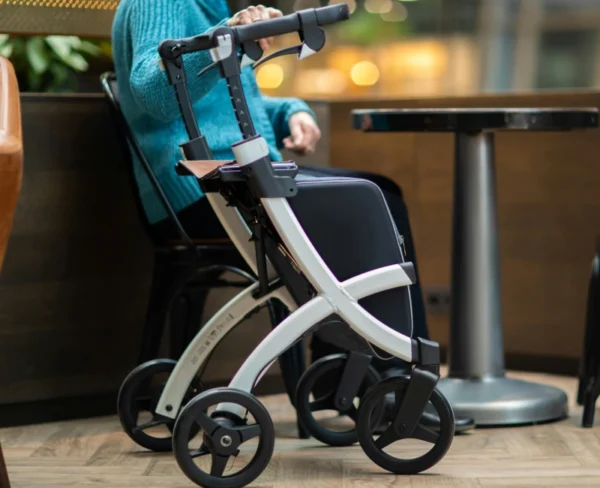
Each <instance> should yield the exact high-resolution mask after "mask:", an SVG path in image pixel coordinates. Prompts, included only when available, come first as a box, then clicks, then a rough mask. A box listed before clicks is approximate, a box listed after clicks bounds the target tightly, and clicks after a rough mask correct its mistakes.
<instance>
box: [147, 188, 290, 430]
mask: <svg viewBox="0 0 600 488" xmlns="http://www.w3.org/2000/svg"><path fill="white" fill-rule="evenodd" d="M206 197H207V198H208V201H209V203H210V205H211V207H212V209H213V210H214V212H215V213H216V214H217V217H218V218H219V220H220V222H221V224H222V225H223V227H224V229H225V231H226V232H227V235H228V236H229V238H230V239H231V241H232V242H233V244H234V245H235V247H236V248H237V249H238V251H239V252H240V254H241V255H242V257H243V258H244V260H245V261H246V263H247V264H248V266H249V267H250V269H251V270H252V271H253V272H254V274H255V275H256V274H258V273H257V267H256V258H255V251H254V245H253V244H252V243H251V242H250V237H251V232H250V229H248V226H247V225H246V222H245V221H244V219H243V218H242V216H241V215H240V214H239V212H238V211H237V210H236V209H235V208H233V207H229V206H228V205H227V202H226V200H225V199H224V198H223V197H222V196H221V195H219V194H218V193H208V194H207V195H206ZM267 273H268V277H269V279H270V280H273V279H275V278H276V276H277V275H276V273H275V271H274V270H273V267H272V266H271V264H270V263H269V262H267ZM258 286H259V284H258V283H254V284H253V285H251V286H249V287H248V288H246V289H245V290H244V291H242V292H240V293H238V294H237V295H236V296H235V297H233V298H232V299H231V300H230V301H229V302H227V303H226V304H225V305H223V307H221V309H220V310H219V311H218V312H217V313H216V314H215V315H213V317H212V318H211V319H210V320H209V321H208V322H207V323H206V324H205V325H204V326H203V327H202V328H201V329H200V332H198V334H196V336H195V337H194V339H193V340H192V342H190V344H189V345H188V346H187V348H186V349H185V351H184V352H183V354H182V355H181V358H179V360H178V361H177V365H176V366H175V369H174V370H173V372H172V373H171V374H170V375H169V379H168V380H167V384H166V385H165V388H164V390H163V392H162V394H161V396H160V399H159V401H158V404H157V407H156V413H157V414H159V415H162V416H164V417H167V418H171V419H175V418H177V415H178V414H179V409H180V407H181V402H182V401H183V398H184V396H185V393H186V391H187V389H188V388H189V386H190V384H191V383H192V380H193V379H194V376H195V375H196V373H197V372H198V370H199V369H200V368H201V367H202V365H203V364H204V363H205V362H206V361H207V360H208V358H209V357H210V355H211V354H212V352H213V351H214V349H215V348H216V346H217V345H218V344H219V342H220V341H221V340H222V339H223V338H224V337H226V336H227V334H228V333H229V332H231V331H232V330H233V329H234V328H235V327H236V326H238V325H239V324H240V323H241V322H243V320H244V319H245V318H246V316H248V314H250V313H251V312H253V311H254V310H256V309H257V308H259V307H261V306H262V305H264V304H265V303H266V302H267V301H269V300H271V299H272V298H276V299H278V300H280V301H281V302H282V303H283V304H284V305H285V306H286V308H287V309H288V310H289V311H290V312H293V311H294V310H295V309H296V303H295V302H294V300H293V299H292V297H291V296H290V294H289V292H288V291H287V289H286V288H285V287H280V288H278V289H276V290H274V291H272V292H271V293H269V294H268V295H266V296H264V297H261V298H258V299H256V298H254V294H255V292H256V291H257V290H258ZM267 369H268V368H267ZM265 372H266V371H265Z"/></svg>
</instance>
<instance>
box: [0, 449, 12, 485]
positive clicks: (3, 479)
mask: <svg viewBox="0 0 600 488" xmlns="http://www.w3.org/2000/svg"><path fill="white" fill-rule="evenodd" d="M0 488H10V481H9V479H8V470H7V469H6V462H5V461H4V454H3V453H2V444H0Z"/></svg>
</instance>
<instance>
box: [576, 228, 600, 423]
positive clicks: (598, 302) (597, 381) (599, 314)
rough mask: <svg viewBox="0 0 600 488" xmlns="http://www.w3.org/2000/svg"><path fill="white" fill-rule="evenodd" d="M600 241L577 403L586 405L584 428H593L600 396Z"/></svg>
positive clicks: (592, 284)
mask: <svg viewBox="0 0 600 488" xmlns="http://www.w3.org/2000/svg"><path fill="white" fill-rule="evenodd" d="M599 351H600V238H598V240H597V243H596V251H595V253H594V258H593V260H592V272H591V276H590V284H589V292H588V299H587V315H586V325H585V336H584V342H583V355H582V358H581V365H580V372H579V389H578V392H577V403H578V404H579V405H583V416H582V419H581V426H582V427H593V425H594V413H595V409H596V401H597V400H598V396H599V395H600V353H599Z"/></svg>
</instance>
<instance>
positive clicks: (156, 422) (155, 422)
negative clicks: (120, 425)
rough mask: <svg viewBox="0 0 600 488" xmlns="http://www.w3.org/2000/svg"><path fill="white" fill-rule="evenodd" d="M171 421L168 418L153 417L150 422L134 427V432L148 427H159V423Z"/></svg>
mask: <svg viewBox="0 0 600 488" xmlns="http://www.w3.org/2000/svg"><path fill="white" fill-rule="evenodd" d="M168 422H169V421H167V420H161V419H152V420H151V421H150V422H146V423H145V424H142V425H138V426H136V427H135V428H134V429H133V432H134V433H135V434H137V433H139V432H141V431H143V430H146V429H150V428H152V427H158V426H159V425H167V423H168Z"/></svg>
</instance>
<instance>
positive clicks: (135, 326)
mask: <svg viewBox="0 0 600 488" xmlns="http://www.w3.org/2000/svg"><path fill="white" fill-rule="evenodd" d="M313 108H314V110H315V112H316V114H317V117H318V118H319V121H320V123H321V125H322V127H323V132H324V143H323V144H322V145H321V146H320V148H319V151H318V152H317V153H316V154H314V155H312V156H310V157H306V158H301V159H300V161H301V162H302V164H308V165H315V166H319V165H325V166H326V165H328V155H329V149H328V143H327V136H328V126H329V123H328V116H329V115H328V113H329V112H328V105H327V104H325V103H317V104H314V105H313ZM22 111H23V134H24V146H25V173H24V177H23V189H22V193H21V198H20V200H19V202H18V208H17V212H16V217H15V223H14V227H13V231H12V233H11V238H10V241H9V245H8V251H7V255H6V260H5V263H4V269H3V271H2V273H1V274H0V358H2V361H1V363H0V364H1V365H2V367H1V368H0V390H1V391H2V396H0V423H4V424H6V423H10V422H12V420H11V418H13V417H15V418H16V417H17V416H18V422H28V421H31V420H30V419H31V418H36V419H42V420H44V419H45V420H48V419H49V418H53V416H57V415H58V416H60V415H62V414H60V413H58V414H57V413H56V412H60V411H62V408H61V407H60V405H61V404H60V401H62V400H65V399H72V398H78V399H79V398H81V399H85V398H87V397H90V398H96V397H97V396H98V395H105V396H104V397H103V398H108V400H107V401H104V400H103V403H102V405H105V404H106V405H109V411H103V410H102V409H103V408H105V407H99V408H97V409H92V410H93V411H94V412H95V413H110V414H112V413H113V411H114V408H115V407H114V406H115V405H116V403H115V402H114V401H113V400H112V399H110V396H111V395H114V394H115V393H116V391H117V390H118V388H119V386H120V384H121V381H122V380H123V378H124V377H125V375H126V374H127V373H128V372H129V371H130V369H131V368H132V367H133V366H134V363H135V360H136V357H137V354H138V349H139V345H140V334H141V329H142V325H143V322H144V317H145V312H146V305H147V300H148V294H149V287H150V279H151V272H152V262H153V257H152V249H151V246H150V243H149V242H148V240H147V238H146V236H145V234H144V232H143V230H142V227H141V225H140V223H139V221H138V216H137V213H136V210H135V206H134V203H133V199H132V194H131V189H130V187H129V185H128V182H127V178H126V175H125V172H124V169H123V167H122V164H123V162H122V160H121V156H120V152H119V147H118V144H117V140H116V138H115V134H114V132H113V127H112V125H111V119H110V116H109V111H108V106H107V104H106V101H105V100H104V98H103V96H102V95H76V96H66V95H65V96H63V95H58V96H37V95H32V94H24V95H23V96H22ZM234 292H235V291H234V290H227V291H218V292H215V293H212V294H211V295H210V296H209V299H208V304H207V309H206V311H205V318H208V317H210V316H211V315H212V314H213V313H214V312H216V311H217V310H218V309H219V308H220V307H221V306H222V305H223V304H224V303H225V301H226V300H228V299H229V298H230V297H231V296H232V294H233V293H234ZM269 330H270V321H269V317H268V313H267V312H266V311H263V312H261V313H259V314H257V315H256V316H254V317H253V318H252V319H250V320H248V321H247V322H246V323H245V324H244V325H243V326H242V327H241V328H239V329H238V330H237V331H235V332H234V333H232V334H231V335H230V336H229V337H228V339H227V340H226V341H225V342H224V343H223V344H222V345H221V346H220V347H219V349H218V350H217V352H216V353H215V355H214V356H213V359H212V361H211V363H210V365H209V367H208V369H207V370H206V374H205V377H204V379H205V380H206V381H207V382H221V383H222V382H226V381H227V380H229V379H230V378H231V377H232V375H233V374H234V373H235V371H236V370H237V368H238V367H239V366H240V365H241V363H242V361H243V360H244V359H245V358H246V357H247V356H248V354H249V353H250V352H251V351H252V349H253V347H254V346H255V345H256V344H257V343H258V342H259V341H260V340H261V338H262V337H264V335H265V334H267V333H268V332H269ZM278 375H279V368H278V366H277V365H275V366H274V367H273V368H272V369H271V371H270V372H269V374H268V376H267V378H266V382H267V383H268V384H270V385H280V383H279V382H278V381H277V380H276V378H277V376H278ZM274 379H275V381H273V380H274ZM41 401H46V402H52V407H51V408H52V410H53V412H54V413H52V412H50V413H48V416H46V417H44V415H37V413H34V412H35V410H36V409H35V408H30V405H28V406H27V408H25V407H23V408H22V407H21V406H22V405H24V404H31V402H34V403H35V402H41ZM78 401H79V400H78ZM86 401H87V400H86ZM82 402H84V400H82ZM45 405H46V404H45ZM63 405H64V404H63ZM69 406H70V407H72V408H70V410H69V412H70V413H69V414H65V415H75V416H77V415H78V408H77V406H73V405H71V404H69ZM86 408H87V407H86ZM89 410H90V409H88V411H89ZM21 412H24V413H23V414H21Z"/></svg>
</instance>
